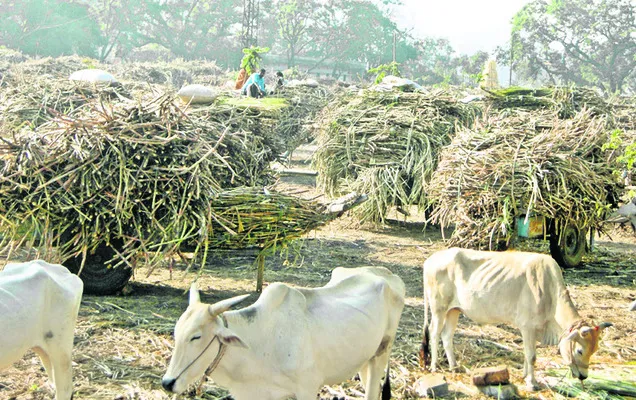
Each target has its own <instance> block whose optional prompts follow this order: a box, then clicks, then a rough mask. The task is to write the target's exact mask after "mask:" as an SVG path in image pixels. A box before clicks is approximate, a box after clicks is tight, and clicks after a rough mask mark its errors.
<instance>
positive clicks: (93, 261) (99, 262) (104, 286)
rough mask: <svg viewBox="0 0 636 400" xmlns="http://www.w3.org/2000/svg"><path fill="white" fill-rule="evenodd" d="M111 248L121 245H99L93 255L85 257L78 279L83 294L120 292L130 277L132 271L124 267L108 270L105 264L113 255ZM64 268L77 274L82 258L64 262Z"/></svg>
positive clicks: (120, 245) (120, 244)
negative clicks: (81, 285) (79, 279)
mask: <svg viewBox="0 0 636 400" xmlns="http://www.w3.org/2000/svg"><path fill="white" fill-rule="evenodd" d="M111 246H115V247H116V248H121V247H122V243H117V242H115V241H114V242H113V243H111V244H110V245H107V244H105V243H104V244H100V245H99V246H98V247H97V249H95V252H94V253H93V254H89V255H88V256H87V257H86V263H85V264H84V269H82V273H81V274H80V275H79V277H80V278H81V279H82V282H84V294H93V295H102V296H103V295H112V294H115V293H117V292H119V291H121V290H122V289H123V288H124V286H126V284H127V283H128V281H129V280H130V277H131V276H132V272H133V271H132V269H130V268H129V267H126V266H121V265H120V266H118V267H117V268H109V267H108V266H107V264H106V263H107V262H108V261H109V260H111V259H112V258H113V256H114V255H115V250H113V248H112V247H111ZM63 264H64V266H65V267H66V268H68V269H69V270H70V271H71V272H72V273H74V274H77V273H78V272H79V270H80V266H81V265H82V257H81V256H79V257H74V258H70V259H68V260H66V261H65V262H64V263H63Z"/></svg>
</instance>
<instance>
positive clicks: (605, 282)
mask: <svg viewBox="0 0 636 400" xmlns="http://www.w3.org/2000/svg"><path fill="white" fill-rule="evenodd" d="M352 222H353V221H351V220H348V219H344V220H338V221H334V222H333V223H332V224H330V225H328V226H327V227H324V228H322V229H321V230H319V231H317V232H315V233H312V234H310V235H309V236H308V237H306V238H304V239H302V240H300V241H298V243H297V245H296V246H295V248H294V249H292V251H290V252H289V253H288V254H287V256H286V257H283V258H279V257H270V258H268V260H267V270H266V273H265V280H266V282H274V281H283V282H288V283H290V284H292V285H299V286H321V285H323V284H324V283H326V282H327V280H328V278H329V274H330V271H331V270H332V269H333V267H335V266H361V265H382V266H386V267H388V268H390V269H391V270H392V271H393V272H395V273H397V274H398V275H400V276H401V277H402V279H403V280H404V281H405V283H406V285H407V297H408V298H407V306H406V308H405V310H404V313H403V315H402V320H401V323H400V329H399V331H398V336H397V338H396V342H395V346H394V350H393V353H392V372H391V374H392V381H393V392H394V397H395V398H398V399H413V398H416V397H415V396H414V395H413V393H412V384H413V383H414V382H415V381H416V380H417V378H418V377H420V376H421V375H422V374H423V373H424V372H423V371H422V370H421V369H420V368H419V365H418V360H417V350H418V346H419V341H420V338H421V336H420V335H421V329H422V321H423V308H422V304H423V303H422V297H421V292H422V283H421V264H422V262H423V260H424V259H425V258H426V256H427V255H429V254H431V253H432V252H434V251H436V250H438V249H441V248H443V247H444V244H443V243H442V242H441V240H440V235H439V233H438V231H436V230H434V229H432V228H429V229H427V230H425V231H423V230H422V225H420V224H417V223H410V224H403V223H398V222H390V223H389V225H388V226H385V227H383V228H374V229H373V230H360V229H352V228H350V224H351V223H352ZM600 239H601V241H600V242H599V243H600V245H599V248H598V250H597V252H596V253H595V254H594V255H592V256H591V257H588V258H587V259H586V263H585V266H584V267H582V268H580V269H576V270H570V271H566V272H565V279H566V281H567V283H568V284H569V285H570V290H571V293H572V298H573V300H574V301H575V303H576V304H577V306H578V307H579V309H580V311H581V314H582V315H583V316H585V317H593V318H594V319H595V320H596V321H600V320H601V319H602V320H609V321H612V322H613V323H614V324H615V327H614V328H612V329H610V330H609V332H608V333H607V334H606V335H605V340H604V341H603V343H602V347H601V350H600V351H599V353H598V354H597V355H595V357H594V361H595V363H596V365H594V366H593V367H592V369H591V376H592V377H594V375H595V374H597V373H599V374H600V373H601V372H603V373H604V374H605V375H607V374H610V376H612V374H618V373H621V372H622V373H623V374H626V376H630V374H631V376H634V372H636V339H635V335H634V334H635V333H636V328H635V327H634V315H629V314H628V313H627V311H626V306H627V304H628V303H629V302H630V301H631V300H633V299H634V298H635V297H636V289H635V286H634V281H633V279H634V276H636V274H635V273H634V272H636V263H635V262H634V260H635V259H636V243H635V242H636V241H634V240H633V239H631V238H625V239H621V240H619V241H616V242H607V241H606V240H607V238H600ZM537 243H539V244H540V242H529V243H528V244H532V245H536V244H537ZM535 248H536V247H535ZM254 259H255V254H254V253H246V252H219V253H215V254H213V255H212V257H211V259H210V260H209V262H208V264H207V265H206V266H205V267H204V273H203V274H201V276H200V278H199V285H200V287H201V288H202V291H203V300H204V301H207V302H214V301H217V300H220V299H223V298H227V297H229V296H232V295H236V294H241V293H250V292H251V291H252V290H253V288H254V278H255V274H256V272H255V270H254V268H253V262H254ZM184 267H185V264H177V266H176V267H175V269H174V270H173V271H170V270H169V269H168V268H161V269H157V270H155V272H154V273H153V274H152V275H151V276H150V277H148V278H147V277H145V272H146V270H145V269H144V268H140V269H139V270H137V271H136V276H135V280H134V282H133V283H132V285H131V293H129V294H128V295H122V296H114V297H93V296H85V298H84V300H83V302H82V307H81V309H80V317H79V321H78V325H77V329H76V344H75V352H74V363H75V365H74V374H75V379H74V383H75V399H79V400H82V399H169V398H171V397H170V396H168V395H167V394H166V393H165V392H163V391H162V390H161V387H160V377H161V375H162V374H163V373H164V371H165V369H166V367H167V362H168V359H169V356H170V352H171V346H172V338H171V332H172V329H173V327H174V323H175V321H176V319H177V318H178V316H179V315H180V314H181V313H182V312H183V310H184V309H185V308H186V306H187V296H186V293H185V291H186V289H187V287H188V285H189V283H190V282H191V281H192V279H194V277H195V276H196V273H197V271H192V272H189V273H187V274H186V273H185V272H184V270H183V269H184ZM256 297H257V296H256V295H255V294H253V295H252V296H251V297H250V298H249V299H248V300H247V301H246V304H249V303H250V302H253V301H254V300H256ZM455 344H456V346H455V347H456V353H457V356H458V361H459V363H460V364H461V365H462V366H463V367H464V368H465V369H466V370H472V369H474V368H478V367H481V366H487V365H494V364H499V363H506V364H507V365H508V366H509V367H510V368H511V373H512V379H513V382H514V383H516V384H518V385H522V383H523V382H522V377H521V366H522V362H523V352H522V348H521V338H520V336H519V335H518V333H517V332H516V331H515V330H514V329H511V328H509V327H506V326H478V325H475V324H473V323H472V322H471V321H469V320H467V319H465V318H463V317H462V319H461V320H460V324H459V329H458V331H457V333H456V336H455ZM443 365H444V364H442V366H443ZM559 367H561V363H560V360H559V358H558V357H557V356H556V355H555V348H553V347H541V348H540V349H539V351H538V361H537V370H538V376H539V377H540V379H541V378H542V377H545V376H546V374H547V373H546V371H547V370H553V369H555V368H559ZM445 375H446V377H447V379H448V381H449V383H450V389H451V392H452V394H451V396H450V397H451V398H474V399H478V398H482V396H481V395H477V394H474V392H473V391H472V389H471V387H470V384H469V375H468V374H465V373H448V372H445ZM362 391H363V389H362V388H361V386H360V384H359V382H357V381H355V380H352V381H348V382H345V383H343V384H342V385H340V386H334V387H331V388H325V389H324V390H323V393H322V396H323V398H332V397H334V396H337V397H345V398H347V399H349V398H361V394H360V393H361V392H362ZM51 393H52V392H51V390H50V388H48V386H47V385H46V375H45V373H44V371H43V370H42V368H41V366H40V363H39V361H38V359H37V357H36V356H35V355H34V354H32V353H29V354H28V355H26V356H25V357H24V358H23V359H22V360H21V361H19V362H17V363H16V364H15V365H14V366H13V367H11V368H9V369H8V370H5V371H3V372H1V373H0V397H2V398H15V399H21V400H22V399H38V400H39V399H47V398H50V397H51ZM522 393H524V394H526V395H530V394H529V393H525V392H523V391H522ZM226 394H227V393H226V392H225V391H224V390H222V389H219V388H217V387H216V386H214V384H213V383H212V382H205V383H204V384H203V385H202V387H201V389H200V392H199V394H196V393H195V392H192V393H191V394H190V397H189V398H198V399H221V398H223V397H224V396H226ZM558 396H559V395H557V394H555V393H553V392H552V391H550V390H549V389H546V390H543V391H542V392H539V393H537V394H531V395H530V397H531V398H537V399H539V398H543V399H551V398H558ZM185 397H187V396H184V398H185Z"/></svg>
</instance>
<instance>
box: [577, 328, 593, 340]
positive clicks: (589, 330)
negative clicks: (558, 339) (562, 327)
mask: <svg viewBox="0 0 636 400" xmlns="http://www.w3.org/2000/svg"><path fill="white" fill-rule="evenodd" d="M590 333H592V328H590V327H589V326H584V327H582V328H581V329H579V334H580V335H581V337H582V338H583V339H586V338H587V337H588V336H589V335H590Z"/></svg>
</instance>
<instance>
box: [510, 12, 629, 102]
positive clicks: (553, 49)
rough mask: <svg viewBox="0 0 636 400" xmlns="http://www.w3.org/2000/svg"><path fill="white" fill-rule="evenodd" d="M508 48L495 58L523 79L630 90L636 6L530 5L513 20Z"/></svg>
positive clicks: (613, 90) (607, 89)
mask: <svg viewBox="0 0 636 400" xmlns="http://www.w3.org/2000/svg"><path fill="white" fill-rule="evenodd" d="M512 25H513V27H512V35H511V44H512V51H511V50H510V45H509V46H508V47H507V48H501V49H500V50H499V55H498V59H499V60H500V61H502V62H504V63H506V64H510V59H511V58H512V59H513V60H512V64H513V68H514V70H515V72H516V73H517V74H518V75H519V76H520V77H521V78H523V79H531V80H537V79H544V80H547V81H549V82H550V83H553V84H568V83H575V84H578V85H586V86H596V87H599V88H601V89H603V90H604V91H606V92H610V93H615V92H620V91H624V90H625V88H626V87H627V86H631V87H632V90H633V88H634V81H635V80H636V78H635V75H634V74H635V72H634V71H635V69H636V3H634V2H633V0H567V1H565V0H549V1H545V0H534V1H532V2H530V3H528V4H527V5H526V6H524V7H523V8H522V9H521V10H520V11H519V12H518V13H517V14H516V15H515V17H514V18H513V21H512Z"/></svg>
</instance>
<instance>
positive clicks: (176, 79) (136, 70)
mask: <svg viewBox="0 0 636 400" xmlns="http://www.w3.org/2000/svg"><path fill="white" fill-rule="evenodd" d="M110 69H111V70H112V72H113V74H115V75H116V76H117V77H118V78H119V79H121V80H124V81H134V82H147V83H151V84H160V85H168V86H172V87H173V88H175V89H179V88H181V87H182V86H183V85H185V84H188V83H199V84H205V85H217V84H221V83H222V82H221V81H222V77H223V72H222V70H221V68H219V67H218V66H217V65H216V64H215V63H214V62H212V61H204V60H192V61H185V60H181V59H178V60H173V61H170V62H165V61H153V62H139V61H138V62H125V63H120V64H115V65H113V66H112V67H111V68H110Z"/></svg>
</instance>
